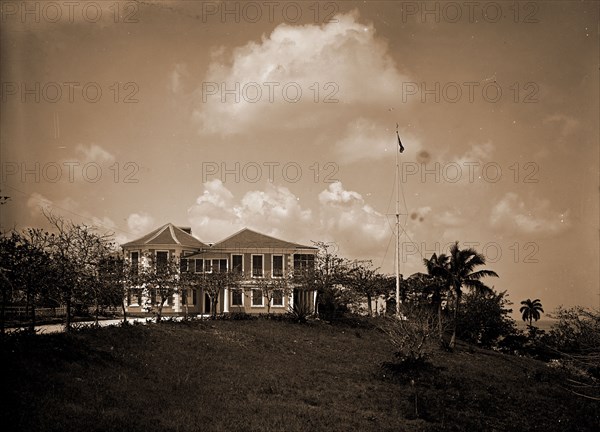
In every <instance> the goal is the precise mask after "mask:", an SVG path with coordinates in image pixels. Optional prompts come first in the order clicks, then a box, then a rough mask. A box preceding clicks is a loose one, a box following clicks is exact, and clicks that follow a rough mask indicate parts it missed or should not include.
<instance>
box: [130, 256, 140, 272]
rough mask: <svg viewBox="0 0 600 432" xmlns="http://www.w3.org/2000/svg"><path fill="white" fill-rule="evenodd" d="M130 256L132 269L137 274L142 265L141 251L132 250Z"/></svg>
mask: <svg viewBox="0 0 600 432" xmlns="http://www.w3.org/2000/svg"><path fill="white" fill-rule="evenodd" d="M129 257H130V258H131V270H132V271H133V274H134V275H137V274H138V269H139V267H140V253H139V252H130V255H129Z"/></svg>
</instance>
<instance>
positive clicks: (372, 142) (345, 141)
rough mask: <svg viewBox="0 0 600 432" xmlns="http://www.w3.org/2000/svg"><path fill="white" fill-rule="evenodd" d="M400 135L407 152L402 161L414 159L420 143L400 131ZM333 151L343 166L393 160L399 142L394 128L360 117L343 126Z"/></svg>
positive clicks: (408, 134) (410, 135)
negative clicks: (343, 128)
mask: <svg viewBox="0 0 600 432" xmlns="http://www.w3.org/2000/svg"><path fill="white" fill-rule="evenodd" d="M388 126H389V125H388ZM400 135H401V137H402V145H403V146H404V147H405V149H406V150H405V152H404V153H403V154H402V159H403V160H413V159H416V158H417V154H418V153H419V151H420V149H421V144H420V142H419V141H418V140H417V139H416V138H415V137H414V136H413V135H412V134H410V133H407V132H405V131H400ZM334 149H335V151H336V153H337V154H338V159H339V160H340V162H342V163H350V162H356V161H364V160H379V159H384V158H387V157H390V158H393V157H395V156H394V152H395V151H397V150H398V139H397V138H396V134H395V131H394V130H393V129H390V128H389V127H385V126H384V125H382V124H380V123H378V122H377V121H375V120H371V119H367V118H364V117H359V118H357V119H354V120H352V121H351V122H350V123H348V124H347V125H346V130H345V133H344V136H342V137H341V138H340V139H339V140H338V141H337V142H336V143H335V147H334ZM391 160H393V159H391Z"/></svg>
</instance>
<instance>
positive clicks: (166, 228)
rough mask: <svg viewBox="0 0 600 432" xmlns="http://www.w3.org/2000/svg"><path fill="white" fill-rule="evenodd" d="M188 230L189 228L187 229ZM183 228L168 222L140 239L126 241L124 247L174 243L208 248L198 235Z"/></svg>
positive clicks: (174, 244) (175, 244)
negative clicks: (193, 234)
mask: <svg viewBox="0 0 600 432" xmlns="http://www.w3.org/2000/svg"><path fill="white" fill-rule="evenodd" d="M186 231H187V230H186ZM186 231H184V230H183V229H181V228H179V227H176V226H175V225H173V224H172V223H167V224H165V225H163V226H161V227H160V228H157V229H155V230H154V231H152V232H150V233H148V234H146V235H145V236H143V237H140V238H139V239H136V240H133V241H130V242H128V243H125V244H124V245H123V247H130V246H151V245H173V246H184V247H191V248H197V249H200V248H208V245H207V244H205V243H202V242H201V241H200V240H198V239H197V238H196V237H194V236H192V235H191V234H188V233H187V232H186Z"/></svg>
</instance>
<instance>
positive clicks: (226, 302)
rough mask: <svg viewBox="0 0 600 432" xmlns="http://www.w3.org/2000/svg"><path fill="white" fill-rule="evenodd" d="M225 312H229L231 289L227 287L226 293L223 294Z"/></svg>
mask: <svg viewBox="0 0 600 432" xmlns="http://www.w3.org/2000/svg"><path fill="white" fill-rule="evenodd" d="M223 312H224V313H228V312H229V288H227V287H225V292H223Z"/></svg>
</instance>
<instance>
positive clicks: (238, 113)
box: [193, 12, 403, 135]
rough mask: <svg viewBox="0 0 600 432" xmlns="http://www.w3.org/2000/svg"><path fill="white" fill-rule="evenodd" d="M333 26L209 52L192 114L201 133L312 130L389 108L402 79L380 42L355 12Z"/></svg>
mask: <svg viewBox="0 0 600 432" xmlns="http://www.w3.org/2000/svg"><path fill="white" fill-rule="evenodd" d="M336 20H337V22H331V23H328V24H324V25H321V26H319V25H314V24H313V25H311V24H308V25H303V26H292V25H287V24H281V25H279V26H277V27H276V28H275V29H274V30H273V32H272V33H271V34H270V35H268V36H266V35H263V37H262V40H261V41H260V42H254V41H252V42H249V43H247V44H246V45H244V46H241V47H238V48H235V49H234V50H233V51H232V52H229V51H226V50H223V49H219V50H216V51H213V53H212V56H211V57H212V62H211V64H210V66H209V69H208V71H207V74H206V76H205V77H204V79H203V84H202V88H200V89H198V99H199V102H198V107H197V109H196V110H195V111H194V115H193V116H194V118H195V119H196V120H197V121H198V122H199V124H200V130H201V131H202V132H204V133H216V134H221V135H226V134H230V133H236V132H241V131H243V130H247V128H248V126H251V127H254V128H257V127H260V124H262V126H264V127H266V128H272V127H283V128H304V127H306V126H311V127H313V126H314V124H315V122H319V121H327V120H328V119H331V116H340V115H342V113H343V112H344V111H345V110H347V109H356V107H357V106H358V107H359V108H360V107H363V108H364V107H367V106H370V105H374V104H375V105H377V106H391V105H393V103H394V101H395V93H394V92H395V90H396V89H398V88H400V86H401V83H402V81H403V77H402V76H401V74H400V73H399V72H398V70H397V69H396V65H395V64H394V61H393V60H392V58H391V57H390V56H389V54H388V52H387V50H388V48H387V45H386V43H385V42H384V41H383V40H382V39H380V38H377V37H376V36H375V29H374V27H373V25H372V24H363V23H361V22H359V17H358V13H356V12H352V13H348V14H342V15H337V16H336ZM211 83H214V84H215V85H213V84H211ZM264 83H272V84H268V85H265V84H264ZM315 83H316V85H315ZM225 88H226V89H227V90H233V93H234V94H226V93H225V92H224V90H225ZM298 90H299V91H298ZM236 97H237V99H238V100H237V101H236V100H235V98H236ZM223 100H224V101H225V102H223ZM351 106H352V108H350V107H351ZM257 122H258V123H259V125H257Z"/></svg>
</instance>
